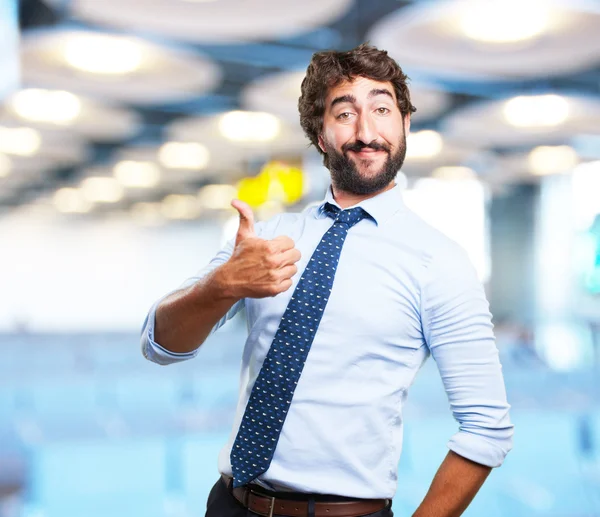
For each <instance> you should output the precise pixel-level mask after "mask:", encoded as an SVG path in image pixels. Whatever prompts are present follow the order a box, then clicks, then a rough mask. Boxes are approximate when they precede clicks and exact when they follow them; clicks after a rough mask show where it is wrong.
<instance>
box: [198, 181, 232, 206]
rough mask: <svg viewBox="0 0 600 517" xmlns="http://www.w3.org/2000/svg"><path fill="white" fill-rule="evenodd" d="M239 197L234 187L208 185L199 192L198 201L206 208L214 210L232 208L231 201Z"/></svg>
mask: <svg viewBox="0 0 600 517" xmlns="http://www.w3.org/2000/svg"><path fill="white" fill-rule="evenodd" d="M236 196H237V189H236V188H235V187H234V186H233V185H206V186H205V187H202V188H201V189H200V190H199V191H198V201H199V202H200V204H201V205H202V206H203V207H204V208H211V209H213V210H218V209H227V208H231V201H232V199H234V198H235V197H236Z"/></svg>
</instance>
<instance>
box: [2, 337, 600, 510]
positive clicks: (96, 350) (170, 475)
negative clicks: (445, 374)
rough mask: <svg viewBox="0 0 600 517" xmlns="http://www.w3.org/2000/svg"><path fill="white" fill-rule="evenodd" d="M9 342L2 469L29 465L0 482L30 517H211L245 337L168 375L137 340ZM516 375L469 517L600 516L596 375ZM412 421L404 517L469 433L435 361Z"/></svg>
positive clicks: (403, 483)
mask: <svg viewBox="0 0 600 517" xmlns="http://www.w3.org/2000/svg"><path fill="white" fill-rule="evenodd" d="M2 339H3V341H2V347H3V349H4V351H5V353H4V356H5V357H7V360H6V361H5V362H2V363H1V364H0V375H1V377H0V462H2V461H3V459H4V458H11V461H13V460H14V458H15V457H17V458H20V460H21V462H22V465H21V466H22V468H15V469H14V479H12V480H11V479H10V477H11V472H12V471H11V470H10V469H8V468H5V469H4V470H3V471H2V473H1V474H2V475H0V485H1V484H2V483H5V484H6V483H11V482H14V483H19V484H20V485H21V486H22V491H21V493H20V496H19V497H20V501H21V503H22V504H21V507H22V511H21V515H22V516H23V517H35V516H37V517H39V516H40V515H43V516H44V517H71V516H72V517H80V516H82V515H85V516H86V517H93V516H96V515H98V516H100V515H102V516H103V517H105V516H106V515H110V516H111V517H119V516H124V517H125V516H127V517H129V516H131V515H135V516H146V517H153V516H161V517H162V516H164V517H167V516H181V517H183V516H189V517H192V516H203V515H204V506H205V503H206V498H207V495H208V492H209V490H210V488H211V487H212V485H213V484H214V482H215V481H216V480H217V478H218V472H217V455H218V454H219V451H220V450H221V448H222V447H223V446H224V445H225V443H226V441H227V437H228V435H229V433H230V432H231V422H232V418H233V414H234V412H235V406H236V403H237V387H238V380H239V379H238V371H237V367H238V365H239V357H240V353H241V340H240V337H239V335H237V334H235V335H234V334H227V333H225V334H224V335H222V336H215V337H214V338H213V339H212V340H211V342H209V343H207V344H205V345H204V347H203V350H202V351H201V354H200V355H199V356H198V358H197V359H196V360H195V361H192V362H188V363H186V364H181V365H175V366H170V367H166V368H165V367H158V366H156V365H153V364H150V363H148V362H147V361H145V360H144V359H143V358H142V357H141V354H140V353H139V350H138V347H137V336H131V335H114V336H65V337H57V336H28V337H18V338H16V337H13V338H11V339H10V340H8V341H7V338H6V336H4V337H2ZM7 351H8V353H7ZM504 372H505V378H506V383H507V390H508V393H509V400H510V401H511V404H512V405H513V409H512V412H511V414H512V419H513V422H514V424H515V429H516V430H515V445H514V449H513V451H512V452H511V453H510V454H509V455H508V457H507V460H506V462H505V464H504V466H502V467H501V468H499V469H494V470H493V471H492V473H491V475H490V477H489V479H488V481H487V482H486V483H485V485H484V486H483V488H482V489H481V491H480V492H479V494H478V495H477V497H476V498H475V500H474V502H473V503H472V504H471V506H470V507H469V509H468V510H467V511H466V512H465V514H464V515H466V516H471V517H476V516H486V517H495V516H498V517H500V516H510V517H537V516H540V517H541V516H543V517H590V516H600V452H599V451H600V405H599V400H600V397H598V392H599V387H598V382H599V381H598V380H597V379H598V377H597V375H596V374H595V372H577V373H576V374H575V373H571V374H557V373H552V372H549V371H546V370H543V369H536V370H526V371H524V370H522V369H519V368H518V367H517V366H516V365H509V364H505V365H504ZM405 422H406V424H405V434H404V446H403V453H402V458H401V462H400V466H399V471H398V491H397V494H396V497H395V499H394V503H393V504H394V510H395V515H396V516H398V517H404V516H406V517H408V516H410V515H411V514H412V512H414V510H415V509H416V507H417V506H418V504H419V503H420V501H421V500H422V498H423V497H424V495H425V493H426V492H427V489H428V488H429V484H430V483H431V480H432V478H433V476H434V474H435V472H436V470H437V468H438V467H439V465H440V463H441V461H442V460H443V458H444V457H445V455H446V454H447V451H448V449H447V448H446V443H447V442H448V439H449V438H450V437H451V436H452V434H454V433H455V432H456V430H457V424H456V423H455V422H454V420H453V419H452V417H451V415H450V413H449V410H448V404H447V401H446V397H445V394H444V392H443V389H442V386H441V382H440V380H439V375H438V374H437V371H436V369H435V364H434V363H433V362H431V361H430V362H428V363H427V364H426V365H425V367H424V369H423V371H422V372H420V374H419V376H418V377H417V381H416V383H415V385H414V387H413V389H412V390H411V392H410V394H409V402H408V405H407V407H406V410H405ZM13 463H14V461H13ZM13 463H11V465H13ZM1 464H2V465H3V466H5V465H8V463H6V462H5V463H1ZM11 468H12V467H11ZM40 512H41V513H40Z"/></svg>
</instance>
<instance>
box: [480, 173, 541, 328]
mask: <svg viewBox="0 0 600 517" xmlns="http://www.w3.org/2000/svg"><path fill="white" fill-rule="evenodd" d="M538 195H539V189H538V187H537V185H528V184H524V185H514V186H512V187H511V188H510V189H509V190H508V192H506V193H505V194H503V195H498V196H494V197H493V198H492V200H491V202H490V205H489V218H490V220H489V230H490V254H491V263H492V275H491V277H490V284H489V300H490V308H491V311H492V314H493V315H494V318H495V321H497V322H498V321H501V320H510V321H514V322H519V323H522V324H527V323H530V322H531V321H532V320H533V318H534V316H535V314H534V308H535V280H536V277H535V230H536V229H535V220H536V210H537V199H538Z"/></svg>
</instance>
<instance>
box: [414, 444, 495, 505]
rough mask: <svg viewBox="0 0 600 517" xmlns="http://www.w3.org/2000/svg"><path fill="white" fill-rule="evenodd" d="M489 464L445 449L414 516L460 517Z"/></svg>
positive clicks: (489, 470) (481, 482)
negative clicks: (444, 454)
mask: <svg viewBox="0 0 600 517" xmlns="http://www.w3.org/2000/svg"><path fill="white" fill-rule="evenodd" d="M491 470H492V468H491V467H488V466H486V465H480V464H479V463H475V462H474V461H471V460H468V459H466V458H463V457H462V456H459V455H458V454H456V453H455V452H453V451H450V452H448V454H447V456H446V458H445V459H444V461H443V462H442V464H441V466H440V468H439V469H438V471H437V473H436V475H435V477H434V478H433V482H432V483H431V487H430V488H429V491H428V492H427V495H426V496H425V499H423V502H422V503H421V504H420V506H419V508H418V509H417V511H416V512H415V513H414V514H413V517H459V516H460V515H462V513H463V512H464V511H465V510H466V509H467V507H468V506H469V504H470V503H471V501H472V500H473V498H474V497H475V494H477V492H478V491H479V489H480V488H481V485H483V482H484V481H485V480H486V478H487V477H488V475H489V473H490V472H491Z"/></svg>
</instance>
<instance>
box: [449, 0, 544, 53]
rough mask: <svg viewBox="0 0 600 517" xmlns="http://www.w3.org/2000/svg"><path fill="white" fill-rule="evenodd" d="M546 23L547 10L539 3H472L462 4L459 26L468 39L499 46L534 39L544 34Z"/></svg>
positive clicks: (483, 0)
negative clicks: (498, 44)
mask: <svg viewBox="0 0 600 517" xmlns="http://www.w3.org/2000/svg"><path fill="white" fill-rule="evenodd" d="M516 13H518V14H516ZM548 21H549V12H548V8H547V6H546V5H544V4H543V3H542V2H540V1H535V0H526V1H523V0H504V1H503V2H491V1H489V0H471V1H468V2H465V4H464V6H463V12H462V13H461V15H460V21H459V24H460V28H461V30H462V32H463V33H464V34H465V35H466V36H467V37H469V38H471V39H474V40H477V41H482V42H485V43H500V44H501V43H514V42H517V41H523V40H528V39H532V38H535V37H536V36H539V35H540V34H542V33H543V32H544V30H545V29H546V28H547V26H548Z"/></svg>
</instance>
